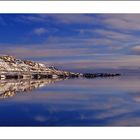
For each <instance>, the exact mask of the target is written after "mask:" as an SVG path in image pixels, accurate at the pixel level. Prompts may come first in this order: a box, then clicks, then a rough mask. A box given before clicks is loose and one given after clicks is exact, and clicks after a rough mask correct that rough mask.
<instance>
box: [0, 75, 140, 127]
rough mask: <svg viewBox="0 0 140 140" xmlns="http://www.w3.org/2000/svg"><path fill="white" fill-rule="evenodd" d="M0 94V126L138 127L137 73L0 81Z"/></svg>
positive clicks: (139, 85)
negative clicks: (96, 76)
mask: <svg viewBox="0 0 140 140" xmlns="http://www.w3.org/2000/svg"><path fill="white" fill-rule="evenodd" d="M61 80H62V81H61ZM57 81H61V82H57ZM51 83H54V84H51ZM41 87H43V88H41ZM28 91H29V92H28ZM0 93H1V94H0V95H1V98H2V99H3V98H6V99H4V100H0V112H1V113H0V126H140V76H121V77H115V78H97V79H84V78H81V79H80V78H78V79H69V80H65V81H64V80H63V79H42V80H19V81H14V80H12V81H0ZM17 93H30V94H17ZM15 94H16V96H14V95H15ZM11 96H14V97H13V98H7V97H11ZM13 112H14V113H13Z"/></svg>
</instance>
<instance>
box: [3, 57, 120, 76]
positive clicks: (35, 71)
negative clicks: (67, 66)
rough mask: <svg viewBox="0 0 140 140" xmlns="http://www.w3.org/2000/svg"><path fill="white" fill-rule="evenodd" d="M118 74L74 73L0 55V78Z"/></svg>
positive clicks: (106, 74)
mask: <svg viewBox="0 0 140 140" xmlns="http://www.w3.org/2000/svg"><path fill="white" fill-rule="evenodd" d="M109 76H120V74H108V73H100V74H99V73H98V74H96V73H95V74H91V73H85V74H82V73H74V72H68V71H63V70H58V69H56V68H55V67H54V66H46V65H45V64H42V63H37V62H34V61H30V60H21V59H16V58H15V57H13V56H8V55H3V56H0V79H12V78H13V79H29V78H31V79H43V78H53V79H56V78H78V77H85V78H95V77H109Z"/></svg>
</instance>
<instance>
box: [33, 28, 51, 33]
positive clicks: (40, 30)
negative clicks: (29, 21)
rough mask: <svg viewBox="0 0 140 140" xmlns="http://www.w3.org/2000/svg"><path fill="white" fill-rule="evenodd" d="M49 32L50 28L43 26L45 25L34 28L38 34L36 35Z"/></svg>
mask: <svg viewBox="0 0 140 140" xmlns="http://www.w3.org/2000/svg"><path fill="white" fill-rule="evenodd" d="M47 32H48V30H47V29H45V28H43V27H40V28H36V29H34V30H33V34H36V35H42V34H45V33H47Z"/></svg>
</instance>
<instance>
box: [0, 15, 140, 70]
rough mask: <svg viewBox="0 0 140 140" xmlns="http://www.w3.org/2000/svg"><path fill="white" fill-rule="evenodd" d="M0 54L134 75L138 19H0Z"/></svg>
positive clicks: (139, 56)
mask: <svg viewBox="0 0 140 140" xmlns="http://www.w3.org/2000/svg"><path fill="white" fill-rule="evenodd" d="M0 52H1V54H8V55H14V56H16V57H18V58H23V59H31V60H35V61H41V62H44V63H47V64H52V65H55V66H62V65H63V66H65V67H66V68H70V67H71V66H72V67H74V68H79V69H85V68H87V67H88V68H93V69H94V68H99V69H103V68H112V69H121V68H127V69H139V62H140V14H0Z"/></svg>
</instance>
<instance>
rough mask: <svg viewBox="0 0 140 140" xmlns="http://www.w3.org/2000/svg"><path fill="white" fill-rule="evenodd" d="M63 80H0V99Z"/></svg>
mask: <svg viewBox="0 0 140 140" xmlns="http://www.w3.org/2000/svg"><path fill="white" fill-rule="evenodd" d="M62 80H64V79H60V78H59V79H51V78H49V79H40V80H34V79H26V80H0V98H1V99H3V98H8V97H12V96H14V95H15V94H16V93H18V92H27V91H33V90H34V89H36V88H41V87H44V86H47V85H49V84H52V83H55V82H58V81H62Z"/></svg>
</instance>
